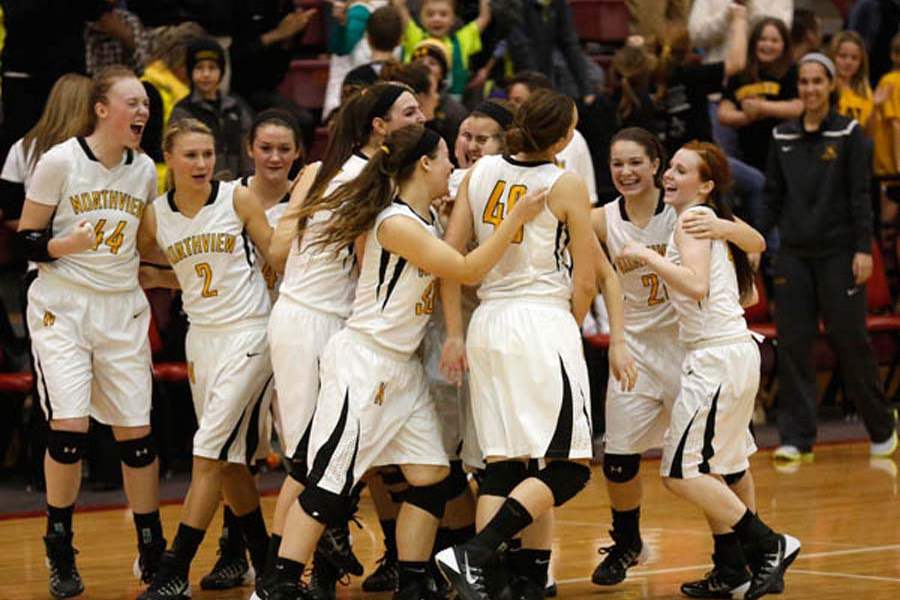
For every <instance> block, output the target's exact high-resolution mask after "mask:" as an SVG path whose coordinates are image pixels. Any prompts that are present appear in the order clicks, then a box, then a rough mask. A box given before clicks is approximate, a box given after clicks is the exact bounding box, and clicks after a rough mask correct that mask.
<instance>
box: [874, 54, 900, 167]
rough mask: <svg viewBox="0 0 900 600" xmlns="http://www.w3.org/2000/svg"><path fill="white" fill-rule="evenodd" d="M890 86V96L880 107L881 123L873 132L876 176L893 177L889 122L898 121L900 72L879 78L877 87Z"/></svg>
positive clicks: (899, 113)
mask: <svg viewBox="0 0 900 600" xmlns="http://www.w3.org/2000/svg"><path fill="white" fill-rule="evenodd" d="M885 85H889V86H891V94H890V96H888V98H887V100H885V101H884V104H882V105H881V107H880V108H879V110H880V111H881V112H880V114H881V121H880V122H879V123H878V126H877V127H875V130H874V132H873V142H874V145H875V160H874V163H875V164H874V166H873V168H874V171H875V174H876V175H895V174H897V168H896V167H895V166H894V135H893V131H892V129H891V127H892V126H891V120H893V119H900V71H891V72H890V73H888V74H887V75H885V76H884V77H882V78H881V81H879V82H878V86H879V87H882V86H885Z"/></svg>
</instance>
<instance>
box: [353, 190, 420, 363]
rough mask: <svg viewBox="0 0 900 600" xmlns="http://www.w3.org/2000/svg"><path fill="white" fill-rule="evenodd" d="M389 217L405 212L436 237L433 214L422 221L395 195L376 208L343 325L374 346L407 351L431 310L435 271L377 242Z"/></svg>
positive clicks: (416, 341)
mask: <svg viewBox="0 0 900 600" xmlns="http://www.w3.org/2000/svg"><path fill="white" fill-rule="evenodd" d="M392 217H408V218H410V219H412V220H414V221H415V222H417V223H419V224H420V225H421V226H422V227H423V228H424V229H425V230H426V231H428V233H430V234H431V235H433V236H435V237H437V233H436V231H435V229H434V224H433V222H434V218H435V217H434V215H433V214H432V215H431V217H432V220H431V222H428V221H425V220H424V219H423V218H422V217H421V216H419V215H418V214H417V213H416V212H415V211H413V209H412V208H410V207H409V206H407V205H406V204H405V203H404V202H403V201H401V200H400V199H399V198H398V199H396V200H394V202H393V204H391V205H390V206H388V207H387V208H385V209H384V210H383V211H381V212H380V213H378V216H377V217H375V225H374V226H373V227H372V230H371V231H370V232H369V235H368V236H366V256H365V260H363V265H362V271H361V272H360V274H359V283H358V284H357V286H356V299H355V300H354V302H353V312H352V314H351V315H350V318H349V319H347V328H348V329H353V330H355V331H358V332H360V333H362V334H364V335H366V336H368V337H370V338H371V339H372V341H373V342H374V343H375V344H376V345H378V346H382V347H384V348H387V349H388V350H391V351H393V352H396V353H399V354H403V355H405V356H412V354H413V353H414V352H415V351H416V349H417V348H418V347H419V344H420V343H421V342H422V338H423V337H424V336H425V326H426V325H427V324H428V319H429V318H430V317H431V313H432V312H433V311H434V297H435V285H434V277H433V276H432V275H431V274H430V273H426V272H425V271H422V270H421V269H419V268H418V267H415V266H413V265H411V264H409V263H408V262H407V261H406V259H405V258H402V257H400V256H397V255H396V254H391V253H390V252H388V251H387V250H385V249H384V248H382V247H381V244H380V243H379V242H378V228H379V226H380V225H381V224H382V223H383V222H384V221H386V220H387V219H390V218H392Z"/></svg>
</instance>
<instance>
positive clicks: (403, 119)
mask: <svg viewBox="0 0 900 600" xmlns="http://www.w3.org/2000/svg"><path fill="white" fill-rule="evenodd" d="M424 122H425V114H424V113H423V112H422V109H421V107H420V106H419V101H418V100H417V99H416V97H415V96H413V95H412V93H410V92H409V91H405V92H403V93H402V94H400V95H399V96H398V97H397V99H396V100H395V101H394V104H393V105H391V108H390V109H389V110H388V112H387V115H385V116H384V118H381V117H375V119H374V123H373V129H374V130H375V131H376V132H378V133H380V134H381V135H383V136H386V135H388V134H390V133H391V132H393V131H397V130H398V129H401V128H403V127H406V126H407V125H421V124H423V123H424Z"/></svg>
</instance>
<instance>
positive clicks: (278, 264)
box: [268, 163, 321, 273]
mask: <svg viewBox="0 0 900 600" xmlns="http://www.w3.org/2000/svg"><path fill="white" fill-rule="evenodd" d="M320 166H321V163H316V164H313V165H307V166H306V167H304V169H303V171H302V172H301V173H300V176H299V179H298V180H297V185H295V186H294V189H293V190H291V199H290V201H288V205H287V208H285V210H284V213H283V214H282V215H281V218H280V219H279V220H278V224H277V225H276V226H275V231H273V232H272V241H271V242H269V255H268V256H269V257H268V264H269V266H271V267H272V268H273V269H275V271H277V272H278V273H284V265H285V263H286V262H287V257H288V254H290V252H291V245H292V244H293V243H294V239H295V238H296V237H297V223H298V221H299V220H300V209H301V208H302V207H303V203H304V202H305V201H306V196H307V194H308V193H309V190H310V188H311V187H312V184H313V180H314V179H315V178H316V174H317V173H318V172H319V167H320Z"/></svg>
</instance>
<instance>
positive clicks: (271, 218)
mask: <svg viewBox="0 0 900 600" xmlns="http://www.w3.org/2000/svg"><path fill="white" fill-rule="evenodd" d="M238 181H239V183H240V184H241V186H243V187H245V188H249V187H250V177H249V176H246V175H245V176H244V177H241V178H240V179H239V180H238ZM290 200H291V193H290V192H288V193H286V194H285V195H284V197H283V198H282V199H281V200H279V201H278V203H277V204H275V205H273V206H270V207H269V208H267V209H266V220H267V221H268V222H269V225H270V226H271V227H272V229H275V226H276V225H278V220H279V219H280V218H281V215H283V214H284V211H285V209H286V208H287V205H288V202H290ZM253 252H254V253H255V254H256V263H257V264H258V265H259V270H260V271H262V275H263V279H265V280H266V288H267V289H268V290H269V298H271V300H272V302H275V299H276V298H278V287H279V286H280V285H281V275H280V274H279V273H278V271H276V270H275V269H273V268H272V267H271V266H269V264H268V263H266V259H265V257H264V256H263V255H262V252H260V251H259V248H257V247H256V246H255V245H254V246H253Z"/></svg>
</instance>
